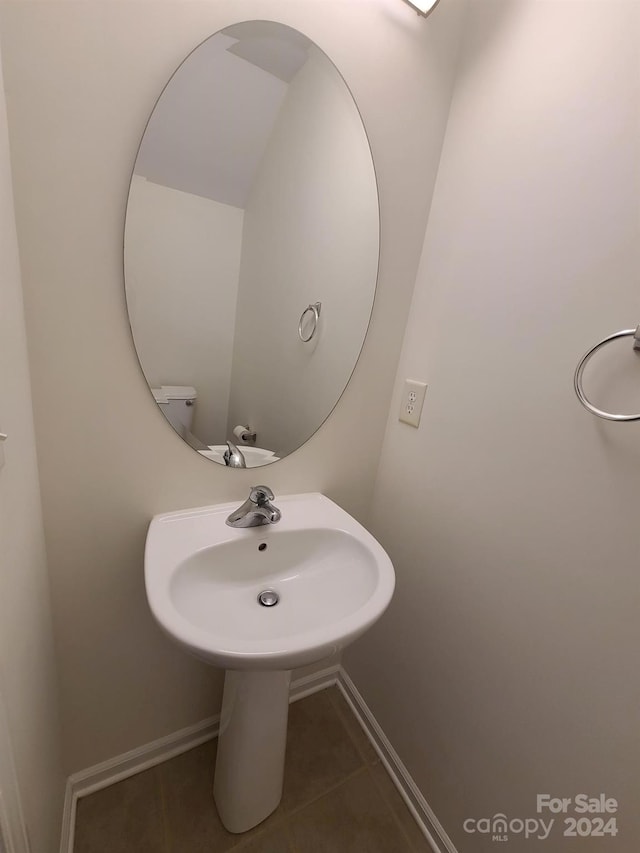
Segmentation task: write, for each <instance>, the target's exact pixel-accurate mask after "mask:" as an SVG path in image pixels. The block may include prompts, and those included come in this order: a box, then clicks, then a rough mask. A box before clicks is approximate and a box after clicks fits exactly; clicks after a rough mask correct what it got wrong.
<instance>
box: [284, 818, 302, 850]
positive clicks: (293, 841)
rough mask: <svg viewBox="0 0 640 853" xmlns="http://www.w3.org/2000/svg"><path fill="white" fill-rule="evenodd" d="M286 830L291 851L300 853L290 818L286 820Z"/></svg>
mask: <svg viewBox="0 0 640 853" xmlns="http://www.w3.org/2000/svg"><path fill="white" fill-rule="evenodd" d="M284 832H285V835H286V836H287V841H288V842H289V853H299V850H298V845H297V844H296V839H295V836H294V834H293V830H292V829H291V826H290V825H289V821H288V820H286V821H285V824H284Z"/></svg>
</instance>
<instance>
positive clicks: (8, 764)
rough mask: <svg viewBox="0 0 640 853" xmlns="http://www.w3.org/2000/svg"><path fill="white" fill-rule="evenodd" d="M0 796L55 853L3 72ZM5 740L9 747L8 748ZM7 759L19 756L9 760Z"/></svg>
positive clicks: (53, 752) (18, 837)
mask: <svg viewBox="0 0 640 853" xmlns="http://www.w3.org/2000/svg"><path fill="white" fill-rule="evenodd" d="M0 353H1V358H0V432H4V433H7V434H8V439H7V441H6V442H4V444H3V445H2V446H0V459H2V458H4V466H3V467H1V468H0V553H1V554H2V566H1V568H0V753H1V755H0V791H1V792H2V796H3V799H4V802H5V808H6V810H7V813H8V815H9V819H10V820H11V821H12V824H13V833H14V836H15V837H14V842H15V844H16V850H17V851H18V853H22V851H23V850H25V848H24V847H23V843H24V842H23V839H24V835H23V833H22V830H21V826H20V824H21V822H22V821H21V817H20V813H19V805H18V791H16V790H15V784H14V778H13V777H14V767H15V776H16V777H17V781H18V788H19V795H20V799H21V801H22V811H23V813H24V819H25V822H26V827H27V832H28V835H29V837H30V840H31V847H32V850H33V851H34V853H36V851H37V853H53V850H54V849H55V848H56V846H57V844H56V842H57V840H58V839H57V836H58V832H59V824H60V818H61V809H62V795H63V790H64V787H63V777H62V770H61V763H60V756H59V747H60V732H59V718H58V707H57V696H56V686H55V662H54V654H53V632H52V625H51V613H50V605H49V585H48V581H47V567H46V560H45V551H44V531H43V525H42V510H41V506H40V490H39V486H38V470H37V463H36V450H35V438H34V430H33V414H32V409H31V393H30V388H29V364H28V360H27V346H26V340H25V327H24V314H23V305H22V290H21V285H20V266H19V262H18V246H17V241H16V230H15V220H14V214H13V199H12V188H11V173H10V166H9V140H8V135H7V122H6V112H5V99H4V89H3V87H2V74H1V73H0ZM9 741H10V744H11V745H9ZM10 751H11V752H12V753H13V760H11V756H10Z"/></svg>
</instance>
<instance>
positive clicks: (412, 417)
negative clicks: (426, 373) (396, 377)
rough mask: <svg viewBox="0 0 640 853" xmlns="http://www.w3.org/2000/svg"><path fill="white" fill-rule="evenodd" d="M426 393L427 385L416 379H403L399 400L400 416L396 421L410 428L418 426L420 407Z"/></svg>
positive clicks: (420, 413)
mask: <svg viewBox="0 0 640 853" xmlns="http://www.w3.org/2000/svg"><path fill="white" fill-rule="evenodd" d="M426 393H427V383H426V382H419V381H418V380H417V379H405V381H404V387H403V389H402V398H401V400H400V414H399V415H398V420H400V421H402V423H403V424H409V426H412V427H416V428H417V427H418V426H420V417H421V415H422V406H423V405H424V397H425V394H426Z"/></svg>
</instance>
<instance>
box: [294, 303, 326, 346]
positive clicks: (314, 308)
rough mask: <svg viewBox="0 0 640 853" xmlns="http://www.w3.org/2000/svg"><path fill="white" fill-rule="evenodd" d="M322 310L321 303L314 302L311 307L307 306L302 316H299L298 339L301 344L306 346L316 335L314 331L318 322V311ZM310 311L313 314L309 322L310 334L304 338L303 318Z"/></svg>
mask: <svg viewBox="0 0 640 853" xmlns="http://www.w3.org/2000/svg"><path fill="white" fill-rule="evenodd" d="M321 308H322V302H314V303H313V304H312V305H307V307H306V308H305V309H304V311H303V312H302V314H301V315H300V322H299V323H298V337H299V338H300V340H301V341H302V343H303V344H308V343H309V341H310V340H311V339H312V338H313V336H314V335H315V333H316V329H317V328H318V322H319V320H320V309H321ZM310 311H311V313H312V314H313V320H312V322H311V332H310V333H309V334H308V335H307V337H306V338H305V336H304V334H303V331H302V327H303V325H304V318H305V316H306V315H307V314H308V313H309V312H310Z"/></svg>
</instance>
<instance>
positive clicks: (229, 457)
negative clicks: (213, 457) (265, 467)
mask: <svg viewBox="0 0 640 853" xmlns="http://www.w3.org/2000/svg"><path fill="white" fill-rule="evenodd" d="M222 458H223V459H224V464H225V465H228V466H229V468H246V467H247V462H246V459H245V458H244V453H243V452H242V451H241V450H240V448H239V447H236V446H235V444H234V443H233V442H232V441H228V442H227V449H226V450H225V452H224V453H223V454H222Z"/></svg>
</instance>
